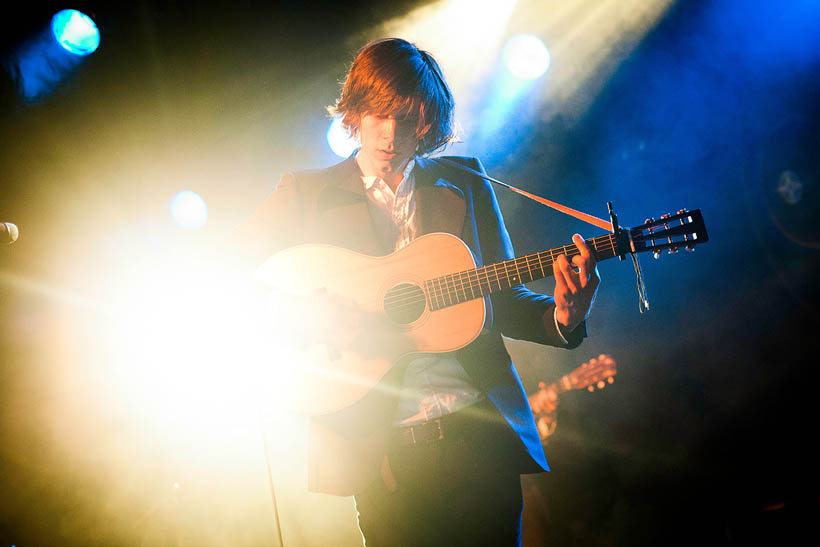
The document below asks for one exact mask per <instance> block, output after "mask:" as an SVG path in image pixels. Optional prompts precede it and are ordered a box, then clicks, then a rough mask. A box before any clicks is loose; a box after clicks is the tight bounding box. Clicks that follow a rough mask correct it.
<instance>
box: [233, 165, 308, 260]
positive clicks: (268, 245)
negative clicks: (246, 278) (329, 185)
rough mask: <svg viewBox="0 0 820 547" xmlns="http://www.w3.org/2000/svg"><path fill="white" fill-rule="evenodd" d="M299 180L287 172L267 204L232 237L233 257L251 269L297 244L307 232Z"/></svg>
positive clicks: (259, 208)
mask: <svg viewBox="0 0 820 547" xmlns="http://www.w3.org/2000/svg"><path fill="white" fill-rule="evenodd" d="M299 196H300V194H299V188H298V183H297V180H296V177H295V176H294V175H293V174H292V173H286V174H285V175H283V176H282V178H281V179H280V180H279V184H278V185H277V186H276V188H275V189H274V191H273V192H272V193H271V194H270V195H269V196H268V197H267V198H266V199H265V201H264V202H262V204H261V205H260V206H259V207H258V208H257V209H256V210H255V211H254V212H253V213H252V214H251V216H250V217H248V218H247V219H246V220H245V221H244V222H242V223H241V224H240V225H239V226H237V227H236V229H235V230H234V231H233V233H232V234H231V235H230V237H229V245H230V247H231V254H233V255H234V256H236V257H237V258H238V259H239V262H240V263H241V264H243V265H244V267H245V268H246V269H248V270H250V269H255V268H256V267H257V266H259V265H260V264H261V263H262V262H263V261H264V260H265V259H266V258H267V257H269V256H270V255H271V254H273V253H274V252H276V251H278V250H281V249H284V248H286V247H290V246H293V245H296V244H297V243H298V234H301V233H302V231H303V227H302V223H303V215H302V203H301V200H300V197H299Z"/></svg>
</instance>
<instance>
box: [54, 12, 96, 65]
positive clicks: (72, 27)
mask: <svg viewBox="0 0 820 547" xmlns="http://www.w3.org/2000/svg"><path fill="white" fill-rule="evenodd" d="M51 32H53V33H54V38H55V39H56V40H57V42H58V43H59V44H60V45H61V46H63V47H64V48H65V49H66V51H69V52H71V53H73V54H74V55H89V54H91V53H94V52H95V51H96V50H97V48H98V47H99V45H100V31H99V30H98V29H97V25H96V24H95V23H94V21H92V20H91V18H90V17H89V16H88V15H86V14H84V13H82V12H79V11H77V10H74V9H64V10H62V11H59V12H57V14H56V15H54V17H52V18H51Z"/></svg>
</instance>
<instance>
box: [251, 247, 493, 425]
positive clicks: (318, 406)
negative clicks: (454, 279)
mask: <svg viewBox="0 0 820 547" xmlns="http://www.w3.org/2000/svg"><path fill="white" fill-rule="evenodd" d="M475 267H476V265H475V260H474V258H473V255H472V252H471V251H470V249H469V248H468V247H467V245H466V244H465V243H464V242H462V241H461V240H460V239H459V238H457V237H455V236H453V235H450V234H445V233H436V234H428V235H425V236H422V237H420V238H418V239H416V240H414V241H413V242H411V243H410V244H409V245H407V246H406V247H404V248H402V249H401V250H399V251H396V252H395V253H392V254H390V255H387V256H385V257H372V256H367V255H363V254H360V253H356V252H354V251H350V250H347V249H342V248H339V247H333V246H330V245H299V246H296V247H292V248H289V249H285V250H283V251H281V252H279V253H277V254H275V255H273V256H272V257H271V258H269V259H268V260H267V261H265V263H264V264H262V266H260V268H259V269H258V271H257V273H256V277H257V279H259V280H260V281H262V282H263V283H265V284H266V285H268V286H270V287H271V288H273V289H275V290H277V291H281V292H283V293H285V294H289V295H292V296H297V297H299V296H310V295H316V294H321V293H326V295H327V297H328V298H330V299H333V300H336V301H339V302H342V303H350V306H351V307H355V310H356V311H357V312H361V316H362V317H364V321H363V323H362V325H361V327H362V332H361V333H359V334H358V335H357V336H356V338H355V340H354V341H353V343H352V344H350V347H340V348H335V347H328V346H327V345H325V344H314V345H311V346H309V347H308V348H306V349H304V350H302V351H299V352H297V356H296V359H294V360H298V361H299V362H294V363H289V364H288V366H289V367H290V369H289V370H288V371H287V376H288V384H289V386H288V389H286V390H284V391H285V393H286V396H287V398H288V400H287V401H286V404H287V406H288V407H289V408H291V409H292V410H295V411H297V412H300V413H305V414H312V415H316V414H326V413H330V412H334V411H337V410H340V409H342V408H345V407H347V406H349V405H351V404H353V403H354V402H356V401H358V400H360V399H361V398H363V397H364V396H365V395H366V394H367V393H368V392H369V391H370V390H371V389H373V387H374V386H375V385H376V384H377V383H378V382H379V380H381V379H382V377H383V376H384V375H385V374H386V373H387V371H388V370H389V369H390V368H391V367H392V366H393V365H394V364H395V363H396V362H397V361H398V360H399V359H400V358H401V357H403V356H404V355H407V354H411V353H416V352H422V353H441V352H449V351H454V350H457V349H459V348H462V347H464V346H466V345H467V344H469V343H470V342H471V341H473V340H474V339H475V338H476V337H477V336H478V334H479V333H480V332H481V328H482V326H483V325H484V318H485V309H484V300H483V299H482V298H475V299H471V300H468V301H466V302H461V303H458V304H455V305H450V306H446V307H443V308H441V309H436V310H431V309H430V305H429V300H427V298H426V297H425V292H426V291H425V285H424V283H425V281H426V280H429V279H434V278H437V277H440V276H443V275H447V274H451V273H453V272H460V271H465V270H471V269H474V268H475ZM298 313H301V310H282V316H283V319H284V320H287V319H288V317H289V316H291V315H292V314H298Z"/></svg>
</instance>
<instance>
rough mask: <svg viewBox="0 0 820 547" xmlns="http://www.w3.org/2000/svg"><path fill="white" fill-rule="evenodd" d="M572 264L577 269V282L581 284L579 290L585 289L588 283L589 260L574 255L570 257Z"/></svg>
mask: <svg viewBox="0 0 820 547" xmlns="http://www.w3.org/2000/svg"><path fill="white" fill-rule="evenodd" d="M572 264H573V266H575V267H576V268H578V280H579V282H580V284H581V288H584V287H586V286H587V283H588V282H589V269H588V265H589V258H584V257H582V256H578V255H575V256H573V257H572Z"/></svg>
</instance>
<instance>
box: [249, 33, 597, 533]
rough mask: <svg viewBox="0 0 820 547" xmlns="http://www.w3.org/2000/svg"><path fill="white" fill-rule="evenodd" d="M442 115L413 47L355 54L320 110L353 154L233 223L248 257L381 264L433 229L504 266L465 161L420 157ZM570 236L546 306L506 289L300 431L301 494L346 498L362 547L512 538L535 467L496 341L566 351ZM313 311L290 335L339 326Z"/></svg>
mask: <svg viewBox="0 0 820 547" xmlns="http://www.w3.org/2000/svg"><path fill="white" fill-rule="evenodd" d="M453 108H454V101H453V97H452V93H451V92H450V89H449V87H448V86H447V84H446V82H445V80H444V77H443V75H442V73H441V70H440V68H439V66H438V64H437V63H436V61H435V60H434V59H433V57H432V56H430V55H429V54H428V53H427V52H424V51H422V50H419V49H418V48H416V47H415V46H414V45H413V44H410V43H408V42H406V41H404V40H400V39H385V40H377V41H375V42H371V43H369V44H367V45H366V46H365V47H364V48H363V49H362V50H361V51H360V52H359V54H358V56H357V57H356V59H355V60H354V62H353V64H352V66H351V68H350V72H349V73H348V75H347V78H346V80H345V83H344V86H343V89H342V93H341V97H340V98H339V100H338V101H337V103H336V105H335V106H334V107H332V108H331V111H332V112H333V113H335V114H337V115H341V116H342V117H343V123H344V125H345V126H346V127H347V128H348V130H349V131H350V132H351V133H352V134H353V135H355V136H357V137H358V138H359V140H360V141H361V148H360V149H359V150H358V151H357V153H356V154H355V155H354V156H352V157H351V158H349V159H347V160H345V161H343V162H342V163H340V164H337V165H335V166H332V167H330V168H327V169H321V170H314V171H304V172H297V173H289V174H287V175H285V176H284V177H283V178H282V181H281V182H280V185H279V187H278V188H277V190H276V191H275V192H274V194H273V195H272V196H271V197H270V198H269V199H268V200H267V201H266V202H265V203H264V204H263V205H262V206H261V207H260V208H259V210H258V211H257V212H256V213H255V214H254V216H253V217H252V218H251V219H250V221H249V222H248V223H247V224H246V225H245V226H244V228H243V232H242V233H243V234H244V238H245V244H246V246H247V248H248V250H249V251H250V252H251V253H255V254H256V256H260V257H261V256H264V255H265V254H267V253H269V252H271V251H274V250H276V249H281V248H284V247H287V246H290V245H295V244H298V243H325V244H332V245H336V246H341V247H345V248H348V249H352V250H354V251H357V252H360V253H364V254H367V255H386V254H389V253H391V252H393V251H395V250H397V249H401V248H403V247H404V246H406V245H408V244H410V243H411V242H412V241H413V240H414V239H416V238H418V237H419V236H421V235H424V234H428V233H433V232H449V233H451V234H454V235H457V236H458V237H460V238H461V239H462V240H463V241H464V242H465V243H466V244H467V246H469V248H470V250H471V251H472V253H473V255H474V257H475V260H476V263H477V265H478V266H481V265H487V264H492V263H495V262H499V261H503V260H506V259H509V258H512V257H513V249H512V245H511V242H510V239H509V235H508V234H507V230H506V228H505V226H504V222H503V219H502V216H501V212H500V210H499V208H498V203H497V201H496V198H495V194H494V193H493V190H492V188H491V186H490V185H489V183H487V182H486V181H485V180H483V179H482V178H481V177H479V176H477V175H476V174H475V173H474V171H479V172H481V171H482V170H483V168H482V166H481V163H480V162H479V161H478V160H477V159H475V158H460V157H450V158H446V159H445V160H442V159H440V158H431V157H428V155H429V154H430V153H431V152H433V151H435V150H438V149H440V148H442V147H443V146H445V145H446V144H447V143H448V142H450V141H451V140H452V139H453V135H454V130H453V128H454V122H453ZM573 241H574V242H575V244H576V245H577V247H578V249H579V251H580V256H576V257H574V258H573V262H572V264H571V263H570V262H569V261H568V259H567V257H566V256H564V255H562V256H560V257H559V258H558V260H557V261H556V262H555V264H554V275H555V279H556V288H555V294H554V298H553V297H548V296H545V295H541V294H537V293H534V292H532V291H529V290H528V289H526V288H525V287H524V286H522V285H520V286H516V287H513V288H512V289H510V290H508V291H504V292H500V293H493V295H492V297H485V299H484V300H485V311H486V315H485V322H484V328H483V330H482V332H481V334H480V335H479V336H478V337H477V338H476V339H475V340H474V341H473V342H471V343H470V344H468V345H467V346H466V347H463V348H461V349H459V350H457V351H453V352H449V353H443V354H417V355H414V356H413V357H412V358H410V359H408V360H407V362H404V363H403V364H402V365H401V366H397V367H394V369H393V370H391V372H390V373H389V374H388V377H387V378H386V379H385V380H384V383H386V384H391V385H392V386H393V387H395V388H396V389H395V390H392V391H391V390H388V389H380V390H374V395H373V397H372V399H374V400H376V403H374V404H375V405H376V406H370V407H368V410H366V411H364V412H358V413H356V412H353V411H351V412H346V411H342V412H341V413H340V416H342V418H338V417H335V416H328V417H322V418H318V419H315V420H314V421H313V424H312V433H311V447H310V451H311V455H310V460H311V461H310V469H309V471H310V473H311V478H310V481H311V487H312V489H314V490H318V491H324V492H328V493H335V494H343V495H349V494H354V495H355V498H356V505H357V510H358V513H359V525H360V528H361V530H362V533H363V535H364V538H365V541H366V544H367V545H376V546H378V545H436V544H440V545H468V544H469V545H477V544H481V545H518V544H519V543H520V522H521V512H522V505H523V503H522V498H521V487H520V474H521V473H532V472H538V471H543V470H547V469H548V466H547V462H546V459H545V456H544V452H543V449H542V447H541V442H540V439H539V436H538V431H537V429H536V426H535V423H534V421H533V417H532V413H531V411H530V409H529V405H528V402H527V398H526V395H525V393H524V391H523V388H522V386H521V382H520V380H519V378H518V375H517V373H516V371H515V368H514V367H513V366H512V363H511V362H510V357H509V355H508V354H507V352H506V349H505V347H504V344H503V341H502V338H501V334H502V333H504V334H505V335H507V336H510V337H512V338H518V339H524V340H530V341H534V342H538V343H543V344H550V345H554V346H558V347H566V348H573V347H575V346H577V345H578V344H580V343H581V341H582V339H583V338H584V336H585V335H586V330H585V319H586V317H587V315H588V313H589V309H590V306H591V304H592V301H593V300H594V297H595V293H596V291H597V287H598V284H599V281H600V278H599V277H598V273H597V269H596V267H595V262H594V260H593V258H592V257H591V255H590V252H589V249H588V248H587V247H586V245H585V244H584V242H583V239H582V238H581V237H580V236H578V235H576V236H574V237H573ZM328 266H329V267H332V265H328ZM576 269H577V271H576ZM324 304H325V306H324V308H322V310H321V311H320V313H318V314H317V317H316V319H315V321H316V323H315V324H313V325H311V324H307V325H301V326H298V327H297V330H300V331H304V330H308V331H310V330H311V327H313V328H314V330H315V332H316V333H317V334H316V336H317V338H325V339H327V338H334V337H335V336H337V335H338V331H339V330H344V329H345V328H348V327H349V325H350V324H351V322H350V321H348V318H349V316H348V315H344V316H343V315H341V314H343V313H345V314H349V312H350V310H349V309H347V310H342V309H341V308H343V307H344V306H339V305H338V303H336V302H331V301H328V302H325V303H324ZM342 317H345V319H341V318H342ZM354 323H355V322H354ZM294 366H296V365H294ZM396 392H398V393H399V395H395V393H396ZM370 403H373V401H370ZM362 404H364V403H362ZM354 406H357V405H354ZM373 409H378V410H373ZM352 417H355V418H352ZM351 421H352V422H358V423H354V424H353V425H352V426H351V425H350V422H351Z"/></svg>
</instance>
